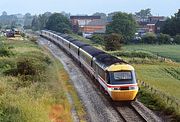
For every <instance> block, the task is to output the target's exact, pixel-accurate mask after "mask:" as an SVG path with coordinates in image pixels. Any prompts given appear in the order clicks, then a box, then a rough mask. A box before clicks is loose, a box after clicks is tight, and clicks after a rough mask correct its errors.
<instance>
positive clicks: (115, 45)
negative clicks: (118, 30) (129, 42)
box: [104, 33, 123, 51]
mask: <svg viewBox="0 0 180 122" xmlns="http://www.w3.org/2000/svg"><path fill="white" fill-rule="evenodd" d="M104 42H105V50H110V51H114V50H119V49H121V44H122V42H123V37H122V36H120V35H119V34H114V33H113V34H109V35H106V36H105V37H104Z"/></svg>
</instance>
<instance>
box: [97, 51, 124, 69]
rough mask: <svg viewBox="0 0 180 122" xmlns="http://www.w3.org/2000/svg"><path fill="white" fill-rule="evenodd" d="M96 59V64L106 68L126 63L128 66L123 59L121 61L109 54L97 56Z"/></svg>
mask: <svg viewBox="0 0 180 122" xmlns="http://www.w3.org/2000/svg"><path fill="white" fill-rule="evenodd" d="M95 58H96V62H97V63H98V64H100V65H103V67H105V68H106V67H108V66H110V65H113V64H116V63H119V64H122V63H126V64H127V62H125V61H123V60H122V59H119V58H117V57H115V56H112V55H110V54H107V53H104V54H100V55H98V56H96V57H95Z"/></svg>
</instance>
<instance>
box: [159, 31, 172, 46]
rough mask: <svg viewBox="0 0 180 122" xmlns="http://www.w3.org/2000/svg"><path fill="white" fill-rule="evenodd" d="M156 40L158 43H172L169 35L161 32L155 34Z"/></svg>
mask: <svg viewBox="0 0 180 122" xmlns="http://www.w3.org/2000/svg"><path fill="white" fill-rule="evenodd" d="M157 42H158V43H159V44H171V43H172V42H171V37H170V36H169V35H167V34H162V33H161V34H159V35H158V36H157Z"/></svg>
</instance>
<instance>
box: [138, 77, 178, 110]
mask: <svg viewBox="0 0 180 122" xmlns="http://www.w3.org/2000/svg"><path fill="white" fill-rule="evenodd" d="M138 82H139V85H140V86H143V87H145V89H147V90H149V91H150V92H151V93H152V94H155V95H157V96H158V97H160V98H161V99H162V100H163V101H164V102H165V103H166V104H167V105H169V106H170V107H173V108H174V109H175V110H177V111H179V112H180V101H179V99H177V98H175V97H173V96H169V95H167V94H165V93H164V92H162V91H160V90H157V89H155V88H153V87H152V86H150V85H149V84H148V83H146V82H144V81H140V80H139V81H138Z"/></svg>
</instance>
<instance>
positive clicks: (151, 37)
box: [142, 33, 156, 44]
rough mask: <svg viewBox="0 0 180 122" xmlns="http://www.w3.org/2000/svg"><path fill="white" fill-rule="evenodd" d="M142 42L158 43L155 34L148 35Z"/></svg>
mask: <svg viewBox="0 0 180 122" xmlns="http://www.w3.org/2000/svg"><path fill="white" fill-rule="evenodd" d="M142 42H143V43H146V44H154V43H156V35H155V34H153V33H147V34H146V35H145V36H143V37H142Z"/></svg>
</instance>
